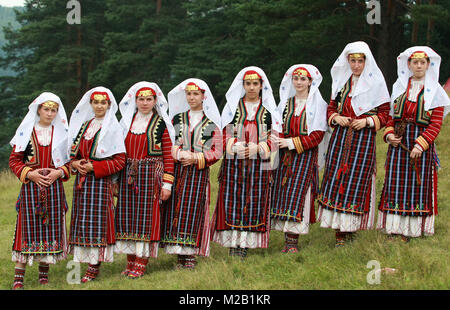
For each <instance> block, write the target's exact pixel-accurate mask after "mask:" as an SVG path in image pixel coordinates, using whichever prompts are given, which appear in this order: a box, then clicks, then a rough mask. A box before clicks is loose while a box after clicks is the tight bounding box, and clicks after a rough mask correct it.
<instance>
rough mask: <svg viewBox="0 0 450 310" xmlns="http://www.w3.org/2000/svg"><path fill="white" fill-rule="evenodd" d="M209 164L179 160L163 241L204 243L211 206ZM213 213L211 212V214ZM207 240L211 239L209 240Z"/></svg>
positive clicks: (192, 244) (164, 218)
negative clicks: (207, 210)
mask: <svg viewBox="0 0 450 310" xmlns="http://www.w3.org/2000/svg"><path fill="white" fill-rule="evenodd" d="M208 183H209V168H205V169H201V170H199V169H197V167H196V166H195V165H190V166H186V167H183V166H182V165H181V164H179V163H176V164H175V183H174V184H173V187H172V189H173V192H172V195H171V197H170V199H169V200H168V202H167V204H166V205H165V206H164V208H163V221H162V222H163V226H162V230H161V235H162V236H161V242H162V246H164V245H176V244H178V245H182V246H193V247H197V248H198V247H200V244H201V243H202V242H203V241H205V240H202V236H203V227H204V221H205V212H206V209H207V205H206V203H207V197H208ZM208 216H209V214H208ZM206 241H207V240H206Z"/></svg>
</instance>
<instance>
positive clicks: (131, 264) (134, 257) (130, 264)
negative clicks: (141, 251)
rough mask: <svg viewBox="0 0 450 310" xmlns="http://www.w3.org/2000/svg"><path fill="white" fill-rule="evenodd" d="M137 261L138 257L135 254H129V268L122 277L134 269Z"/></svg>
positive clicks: (123, 272)
mask: <svg viewBox="0 0 450 310" xmlns="http://www.w3.org/2000/svg"><path fill="white" fill-rule="evenodd" d="M135 260H136V255H134V254H128V255H127V267H126V268H125V270H124V271H122V273H121V274H122V275H124V276H127V275H128V274H129V273H130V271H131V270H133V268H134V262H135Z"/></svg>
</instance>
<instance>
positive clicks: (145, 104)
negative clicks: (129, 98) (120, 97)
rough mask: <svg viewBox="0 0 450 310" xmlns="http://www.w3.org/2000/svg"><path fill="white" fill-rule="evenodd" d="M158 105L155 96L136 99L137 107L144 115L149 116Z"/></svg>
mask: <svg viewBox="0 0 450 310" xmlns="http://www.w3.org/2000/svg"><path fill="white" fill-rule="evenodd" d="M155 105H156V98H155V96H153V95H150V96H141V97H137V98H136V106H137V109H138V111H139V112H141V113H142V114H148V113H150V111H151V110H152V109H153V108H154V107H155Z"/></svg>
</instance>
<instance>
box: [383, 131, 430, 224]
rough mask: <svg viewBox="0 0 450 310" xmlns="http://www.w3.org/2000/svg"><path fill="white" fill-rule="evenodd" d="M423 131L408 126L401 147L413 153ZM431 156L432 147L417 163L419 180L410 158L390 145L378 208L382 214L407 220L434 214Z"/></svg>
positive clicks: (404, 152) (400, 149)
mask: <svg viewBox="0 0 450 310" xmlns="http://www.w3.org/2000/svg"><path fill="white" fill-rule="evenodd" d="M425 129H426V128H425V127H420V126H417V125H415V124H413V123H408V124H407V125H406V128H405V134H404V135H403V139H402V143H403V144H404V145H405V146H406V147H407V148H408V149H410V150H412V149H413V147H414V144H415V140H416V138H417V137H418V136H419V135H420V134H421V133H422V132H423V131H425ZM434 154H435V146H434V143H432V144H430V148H429V149H428V150H426V151H425V152H423V153H422V156H420V157H419V158H418V160H417V161H416V164H417V170H418V171H419V176H418V175H417V172H416V167H415V166H414V164H413V161H412V160H411V158H410V154H409V153H408V152H407V151H405V150H404V149H402V148H401V147H400V146H399V147H393V146H391V145H389V148H388V152H387V156H386V163H385V169H386V175H385V181H384V187H383V191H382V194H381V200H380V206H379V209H380V210H381V211H383V212H387V213H391V214H400V215H409V216H425V215H432V214H435V212H434V211H433V209H434V208H433V184H434V183H435V181H434V180H433V169H435V161H434ZM435 175H436V173H435ZM417 177H419V178H420V180H421V182H420V183H421V185H419V184H418V180H417Z"/></svg>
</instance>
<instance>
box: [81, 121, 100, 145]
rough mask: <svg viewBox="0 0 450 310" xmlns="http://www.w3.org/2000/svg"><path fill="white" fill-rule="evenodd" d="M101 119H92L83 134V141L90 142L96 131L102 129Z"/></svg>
mask: <svg viewBox="0 0 450 310" xmlns="http://www.w3.org/2000/svg"><path fill="white" fill-rule="evenodd" d="M102 123H103V118H101V119H100V118H94V119H93V120H92V122H91V124H90V125H89V128H88V129H87V130H86V132H85V133H84V139H85V140H91V139H92V138H93V137H94V136H95V134H96V133H97V131H98V130H99V129H100V128H102Z"/></svg>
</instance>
